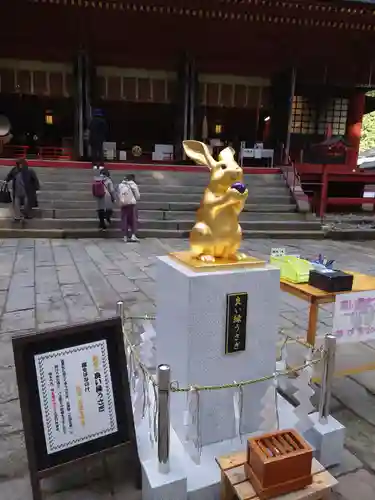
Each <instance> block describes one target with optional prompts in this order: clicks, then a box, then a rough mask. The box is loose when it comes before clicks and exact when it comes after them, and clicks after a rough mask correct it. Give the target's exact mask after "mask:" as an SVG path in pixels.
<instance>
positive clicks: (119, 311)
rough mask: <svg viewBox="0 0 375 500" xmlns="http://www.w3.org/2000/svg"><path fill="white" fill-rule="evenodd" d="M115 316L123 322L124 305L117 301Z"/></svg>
mask: <svg viewBox="0 0 375 500" xmlns="http://www.w3.org/2000/svg"><path fill="white" fill-rule="evenodd" d="M116 314H117V316H120V318H121V321H122V322H123V321H124V303H123V302H122V301H121V300H119V301H118V302H117V304H116Z"/></svg>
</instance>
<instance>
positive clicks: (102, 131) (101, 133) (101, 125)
mask: <svg viewBox="0 0 375 500" xmlns="http://www.w3.org/2000/svg"><path fill="white" fill-rule="evenodd" d="M107 133H108V128H107V122H106V121H105V118H104V116H103V113H102V112H101V111H100V110H98V109H97V110H95V111H94V115H93V117H92V120H91V122H90V126H89V143H90V146H91V161H92V164H93V166H97V167H98V166H99V165H103V162H104V153H103V143H104V141H105V140H106V138H107Z"/></svg>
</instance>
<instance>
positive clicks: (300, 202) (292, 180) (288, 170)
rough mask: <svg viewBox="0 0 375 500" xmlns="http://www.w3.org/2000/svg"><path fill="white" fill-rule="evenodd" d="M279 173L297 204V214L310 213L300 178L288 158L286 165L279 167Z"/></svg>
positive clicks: (293, 163)
mask: <svg viewBox="0 0 375 500" xmlns="http://www.w3.org/2000/svg"><path fill="white" fill-rule="evenodd" d="M280 168H281V172H282V174H283V176H284V179H285V182H286V184H287V186H288V188H289V190H290V192H291V194H292V196H293V198H294V201H295V202H296V204H297V208H298V211H299V212H304V213H306V212H311V205H310V201H309V198H308V196H307V195H306V193H305V192H304V190H303V189H302V184H301V177H300V175H299V172H298V170H297V168H296V165H295V162H294V161H292V160H291V158H290V156H289V157H288V164H284V165H282V166H281V167H280Z"/></svg>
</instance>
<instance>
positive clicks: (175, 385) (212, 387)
mask: <svg viewBox="0 0 375 500" xmlns="http://www.w3.org/2000/svg"><path fill="white" fill-rule="evenodd" d="M134 319H143V320H152V319H155V317H153V316H148V315H145V316H130V317H126V318H125V321H126V320H130V321H131V322H132V328H133V320H134ZM280 333H281V334H282V335H283V336H284V337H285V341H286V342H288V339H289V340H290V341H296V340H297V339H294V338H293V337H289V336H288V335H287V334H285V333H284V332H283V331H280ZM123 335H124V339H125V343H126V344H127V346H128V347H129V349H130V350H131V352H132V355H133V356H134V359H135V361H136V362H137V364H138V365H139V369H140V370H142V372H143V373H144V375H145V377H146V378H147V379H148V380H149V381H150V382H151V384H152V385H153V386H154V388H156V387H157V385H158V384H157V382H156V380H155V378H154V376H153V375H152V374H151V373H150V372H149V371H148V369H147V367H146V366H145V365H144V364H143V363H142V361H141V359H140V357H139V355H138V352H137V349H136V346H135V345H134V344H132V342H131V340H130V339H129V337H128V335H127V333H126V331H125V328H124V325H123ZM298 343H300V344H302V345H304V346H305V347H309V348H311V347H312V346H311V345H310V344H308V343H305V342H303V341H299V342H298ZM315 352H320V353H321V354H322V357H321V358H319V359H315V360H312V361H310V362H309V363H305V364H303V365H301V366H297V367H294V368H290V369H287V370H282V371H276V372H275V373H273V374H272V375H267V376H265V377H260V378H256V379H251V380H244V381H242V382H232V383H230V384H222V385H206V386H199V385H194V386H190V387H180V386H179V384H178V382H177V381H174V382H171V384H170V391H171V392H189V391H191V389H192V388H193V389H195V390H196V391H217V390H220V389H234V388H239V387H244V386H246V385H252V384H257V383H260V382H266V381H268V380H273V379H275V377H279V376H287V375H293V374H295V373H298V372H300V371H302V370H304V369H305V368H307V367H309V366H312V365H315V364H317V363H320V361H321V360H322V358H323V357H324V356H325V352H324V351H323V350H322V349H317V350H316V351H315Z"/></svg>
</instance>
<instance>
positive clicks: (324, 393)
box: [319, 335, 336, 424]
mask: <svg viewBox="0 0 375 500" xmlns="http://www.w3.org/2000/svg"><path fill="white" fill-rule="evenodd" d="M324 351H325V357H324V367H323V375H322V386H321V394H320V401H319V422H320V423H321V424H325V423H327V419H328V417H329V413H330V405H331V388H332V381H333V376H334V373H335V354H336V337H335V336H334V335H326V336H325V339H324Z"/></svg>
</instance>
